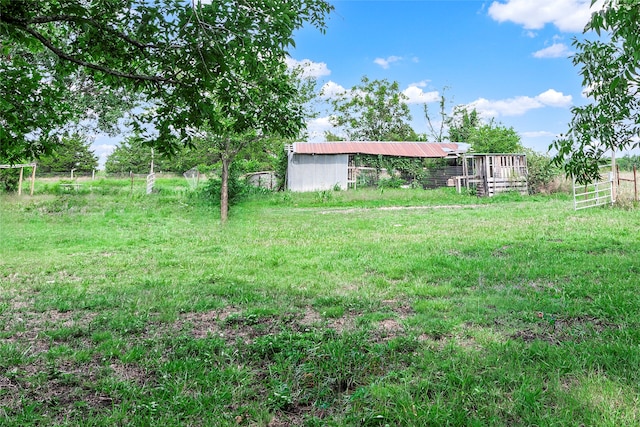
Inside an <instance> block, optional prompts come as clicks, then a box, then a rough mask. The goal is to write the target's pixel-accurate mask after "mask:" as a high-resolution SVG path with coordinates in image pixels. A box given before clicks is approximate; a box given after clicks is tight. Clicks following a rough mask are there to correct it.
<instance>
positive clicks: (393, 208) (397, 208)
mask: <svg viewBox="0 0 640 427" xmlns="http://www.w3.org/2000/svg"><path fill="white" fill-rule="evenodd" d="M486 206H487V205H436V206H383V207H380V208H347V209H340V208H336V209H331V210H324V211H320V214H321V215H326V214H334V213H339V214H349V213H357V212H366V211H404V210H407V211H408V210H411V211H415V210H439V209H478V208H481V207H486Z"/></svg>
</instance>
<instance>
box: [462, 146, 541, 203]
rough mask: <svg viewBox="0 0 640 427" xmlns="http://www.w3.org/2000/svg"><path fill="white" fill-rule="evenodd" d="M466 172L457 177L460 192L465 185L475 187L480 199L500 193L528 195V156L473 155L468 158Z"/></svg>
mask: <svg viewBox="0 0 640 427" xmlns="http://www.w3.org/2000/svg"><path fill="white" fill-rule="evenodd" d="M464 163H465V169H466V170H467V171H469V169H471V173H469V172H466V173H464V174H463V175H461V176H458V177H456V178H455V179H456V188H457V190H458V192H460V191H461V190H462V186H463V185H465V186H466V187H467V188H469V187H470V186H471V185H475V188H476V194H477V195H478V196H479V197H492V196H495V195H496V194H498V193H504V192H508V191H516V192H518V193H520V194H528V192H529V189H528V186H527V175H528V172H527V156H526V155H524V154H473V155H471V156H467V158H466V161H465V162H464Z"/></svg>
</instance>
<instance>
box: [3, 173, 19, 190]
mask: <svg viewBox="0 0 640 427" xmlns="http://www.w3.org/2000/svg"><path fill="white" fill-rule="evenodd" d="M19 181H20V169H0V193H13V192H14V191H17V190H18V182H19Z"/></svg>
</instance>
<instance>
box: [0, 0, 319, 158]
mask: <svg viewBox="0 0 640 427" xmlns="http://www.w3.org/2000/svg"><path fill="white" fill-rule="evenodd" d="M330 9H331V6H330V5H329V4H328V3H327V2H326V1H324V0H289V1H286V2H284V1H277V0H219V1H213V2H204V1H203V2H200V1H194V2H191V1H185V0H162V1H160V0H158V1H153V2H151V1H144V0H138V1H132V0H112V1H97V2H86V1H83V0H57V1H40V0H0V49H1V50H0V95H1V98H0V114H1V115H0V125H1V126H0V158H4V159H7V160H10V161H15V160H18V159H21V158H24V157H30V156H31V155H32V154H36V153H37V152H38V150H40V149H41V148H45V149H46V148H47V147H48V145H49V144H53V143H55V142H54V141H55V138H46V137H47V136H51V135H53V134H55V133H56V131H57V130H59V129H60V128H61V127H63V126H65V125H66V124H68V123H69V122H72V121H77V120H80V119H82V118H85V117H86V113H87V110H90V108H85V109H83V108H78V106H77V105H75V102H71V97H70V92H72V91H73V90H77V89H78V87H73V83H72V82H70V79H72V80H75V79H73V77H74V76H77V75H78V74H79V73H81V74H82V75H83V76H86V79H85V81H88V82H90V86H91V87H92V88H97V89H98V90H97V91H98V92H102V91H109V92H110V93H122V94H123V95H124V94H127V95H130V94H138V95H140V100H141V101H142V102H143V103H144V105H145V106H147V107H150V109H149V110H147V111H146V112H145V113H144V114H138V115H137V116H135V117H134V120H133V123H132V125H133V127H134V129H136V130H138V131H140V132H145V131H146V132H147V134H148V137H149V139H150V140H153V142H154V144H155V146H157V147H158V148H160V149H161V150H164V151H168V152H171V151H174V150H175V149H176V146H177V143H176V141H181V142H186V141H188V140H189V137H190V136H191V134H192V133H193V132H194V131H195V130H197V129H199V128H201V127H202V126H203V125H204V124H205V123H207V126H208V127H209V128H210V129H212V131H213V132H215V133H219V134H222V133H225V132H229V130H230V129H231V130H233V131H236V132H238V133H243V132H245V131H246V130H247V129H253V130H255V131H257V132H261V133H276V134H283V135H295V134H297V132H298V131H299V130H300V128H301V127H303V126H304V122H303V116H302V112H301V109H300V108H297V106H296V104H295V103H294V102H292V100H293V99H294V98H295V84H294V83H293V82H292V81H291V80H290V79H289V78H287V77H286V75H287V73H286V66H285V64H284V57H285V55H286V50H287V49H288V48H289V47H290V46H292V45H293V39H292V35H293V32H294V31H295V30H296V29H297V28H300V27H301V26H302V25H304V23H305V22H310V23H311V24H313V25H315V26H317V27H319V28H324V25H325V21H324V19H325V15H326V13H327V12H328V11H330Z"/></svg>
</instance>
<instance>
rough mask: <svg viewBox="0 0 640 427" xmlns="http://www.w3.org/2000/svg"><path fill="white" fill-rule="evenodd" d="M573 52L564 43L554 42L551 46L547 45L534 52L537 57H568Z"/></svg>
mask: <svg viewBox="0 0 640 427" xmlns="http://www.w3.org/2000/svg"><path fill="white" fill-rule="evenodd" d="M572 53H573V52H571V51H570V50H569V47H568V46H567V45H566V44H564V43H554V44H552V45H551V46H549V47H545V48H544V49H541V50H539V51H537V52H534V53H533V56H534V57H535V58H566V57H568V56H569V55H571V54H572Z"/></svg>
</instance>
